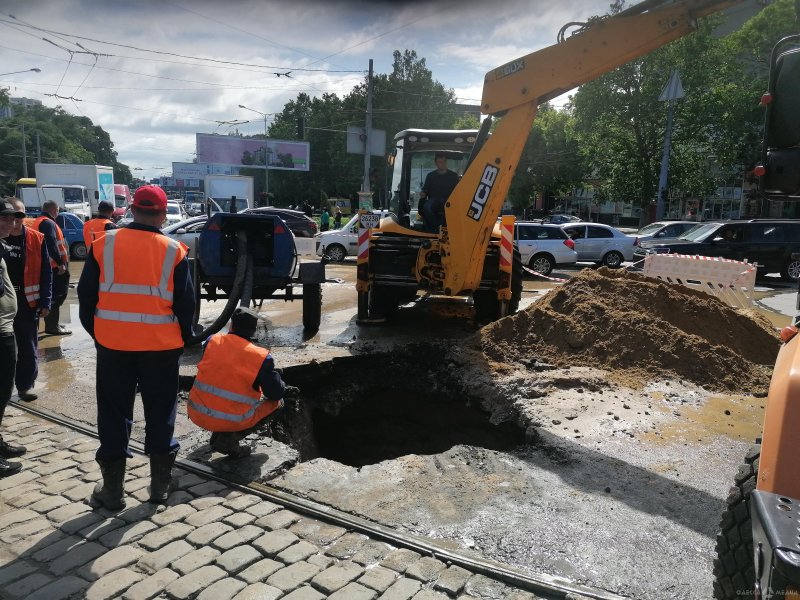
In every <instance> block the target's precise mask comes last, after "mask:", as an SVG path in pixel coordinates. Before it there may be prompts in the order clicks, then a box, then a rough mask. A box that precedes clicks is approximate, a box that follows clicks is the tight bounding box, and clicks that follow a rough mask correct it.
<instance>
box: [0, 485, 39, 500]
mask: <svg viewBox="0 0 800 600" xmlns="http://www.w3.org/2000/svg"><path fill="white" fill-rule="evenodd" d="M34 492H39V493H42V494H44V493H46V491H45V490H43V489H42V486H41V484H39V482H38V481H32V482H30V483H23V484H22V485H18V486H17V487H14V488H10V489H7V490H0V498H2V499H3V500H5V501H8V500H11V499H12V498H18V497H20V496H22V495H23V494H33V493H34ZM23 506H24V505H23Z"/></svg>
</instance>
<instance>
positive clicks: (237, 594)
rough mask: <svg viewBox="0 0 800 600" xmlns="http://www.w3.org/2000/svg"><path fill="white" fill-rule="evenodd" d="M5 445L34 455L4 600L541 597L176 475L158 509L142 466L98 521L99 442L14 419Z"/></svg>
mask: <svg viewBox="0 0 800 600" xmlns="http://www.w3.org/2000/svg"><path fill="white" fill-rule="evenodd" d="M2 434H3V437H4V439H6V441H8V442H10V443H18V444H23V445H25V446H27V448H28V452H27V453H26V454H25V456H23V457H22V459H21V460H22V463H23V469H22V471H21V472H20V473H18V474H16V475H13V476H11V477H6V478H4V479H0V542H2V543H1V544H0V598H8V599H13V600H17V599H22V598H24V599H26V600H61V599H65V600H66V599H73V598H86V599H88V600H105V599H110V598H124V599H127V600H146V599H149V598H171V599H174V600H185V599H190V598H198V599H199V600H229V599H235V600H256V599H258V600H276V599H277V598H282V599H285V600H322V599H323V598H329V599H331V600H372V599H383V600H410V599H413V600H447V599H448V598H458V599H461V600H467V599H470V598H503V599H508V600H526V599H535V598H538V596H535V595H533V594H531V593H528V592H525V591H521V590H515V589H513V588H510V587H508V586H506V585H505V584H503V583H502V582H500V581H496V580H493V579H490V578H488V577H485V576H483V575H479V574H473V573H470V572H469V571H466V570H464V569H462V568H460V567H458V566H455V565H448V564H445V563H444V562H441V561H439V560H437V559H435V558H432V557H427V556H421V555H420V554H418V553H416V552H413V551H411V550H408V549H402V548H396V547H393V546H391V545H389V544H386V543H383V542H380V541H376V540H373V539H370V538H369V537H368V536H366V535H363V534H360V533H354V532H351V531H347V530H346V529H344V528H342V527H338V526H336V525H332V524H330V523H325V522H323V521H320V520H317V519H312V518H308V517H304V516H302V515H300V514H297V513H295V512H292V511H290V510H286V509H285V508H283V507H282V506H280V505H278V504H275V503H272V502H268V501H265V500H263V499H261V498H259V497H258V496H256V495H253V494H247V493H243V492H241V491H238V490H234V489H231V488H228V487H226V486H225V485H224V484H222V483H219V482H217V481H213V480H208V479H204V478H201V477H199V476H197V475H195V474H192V473H187V472H186V471H182V470H181V469H176V470H175V475H176V476H177V478H178V485H179V489H178V490H177V491H176V492H173V494H172V495H171V496H170V499H169V503H168V505H167V506H154V505H152V504H149V503H148V502H147V498H148V491H147V486H148V485H149V481H150V469H149V465H148V464H147V462H146V461H147V459H146V457H143V456H139V455H137V456H135V457H134V458H133V459H131V460H129V461H128V471H127V477H126V482H125V490H126V493H127V507H126V508H125V510H123V511H121V512H119V513H112V512H109V511H106V510H104V509H103V510H93V509H92V508H91V507H90V506H89V505H88V504H87V503H86V499H87V498H88V496H89V494H90V493H91V490H92V489H93V487H94V485H95V483H96V482H97V481H98V480H99V479H100V471H99V468H98V466H97V463H95V461H94V453H95V450H96V448H97V441H96V440H94V439H92V438H90V437H88V436H86V435H84V434H81V433H79V432H76V431H73V430H71V429H68V428H66V427H64V426H61V425H57V424H53V423H51V422H49V421H45V420H43V419H40V418H38V417H35V416H32V415H29V414H28V413H24V412H23V411H21V410H19V409H16V408H13V407H9V408H8V410H7V411H6V416H5V418H4V421H3V427H2Z"/></svg>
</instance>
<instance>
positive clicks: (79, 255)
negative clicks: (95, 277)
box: [56, 212, 89, 260]
mask: <svg viewBox="0 0 800 600" xmlns="http://www.w3.org/2000/svg"><path fill="white" fill-rule="evenodd" d="M56 223H58V226H59V227H61V231H62V232H63V233H64V240H65V241H66V242H67V248H68V249H69V255H70V257H71V258H75V259H78V260H84V259H85V258H86V255H87V254H88V253H89V251H88V250H87V248H86V243H85V242H84V241H83V224H84V221H83V219H81V218H80V217H79V216H77V215H75V214H72V213H70V212H60V213H58V216H57V217H56Z"/></svg>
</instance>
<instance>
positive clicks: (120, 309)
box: [92, 229, 188, 351]
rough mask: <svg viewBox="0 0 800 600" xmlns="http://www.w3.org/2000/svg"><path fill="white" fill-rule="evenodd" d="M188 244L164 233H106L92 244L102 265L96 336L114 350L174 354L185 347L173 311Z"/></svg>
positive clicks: (132, 231)
mask: <svg viewBox="0 0 800 600" xmlns="http://www.w3.org/2000/svg"><path fill="white" fill-rule="evenodd" d="M187 252H188V249H187V248H186V246H185V245H184V244H182V243H181V242H178V241H176V240H173V239H170V238H168V237H167V236H165V235H162V234H160V233H155V232H150V231H142V230H136V229H115V230H113V231H107V232H106V234H105V235H102V236H100V237H99V238H97V239H96V240H95V241H94V242H93V246H92V253H93V255H94V258H95V260H96V261H97V264H98V265H99V266H100V281H99V288H98V300H97V307H96V308H95V311H94V335H95V339H96V340H97V342H98V343H99V344H101V345H103V346H105V347H106V348H110V349H112V350H131V351H146V350H151V351H154V350H174V349H177V348H182V347H183V338H182V337H181V328H180V324H179V323H178V318H177V317H176V316H175V313H174V312H173V311H172V294H173V291H174V282H173V276H174V274H175V267H176V266H177V265H178V263H179V262H180V261H182V260H183V259H184V258H186V254H187Z"/></svg>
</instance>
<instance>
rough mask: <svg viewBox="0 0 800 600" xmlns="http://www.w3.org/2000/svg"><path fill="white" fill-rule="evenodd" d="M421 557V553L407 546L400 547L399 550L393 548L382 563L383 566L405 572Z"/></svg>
mask: <svg viewBox="0 0 800 600" xmlns="http://www.w3.org/2000/svg"><path fill="white" fill-rule="evenodd" d="M420 558H421V555H420V554H419V553H417V552H414V551H413V550H408V549H407V548H398V549H397V550H392V551H391V552H389V554H387V555H386V558H384V559H383V560H382V561H381V563H380V564H381V566H382V567H386V568H387V569H391V570H392V571H397V572H398V573H405V572H406V569H407V568H408V567H410V566H411V565H412V564H414V563H415V562H417V561H418V560H419V559H420Z"/></svg>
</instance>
